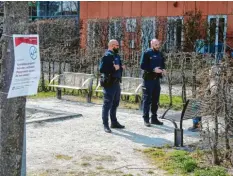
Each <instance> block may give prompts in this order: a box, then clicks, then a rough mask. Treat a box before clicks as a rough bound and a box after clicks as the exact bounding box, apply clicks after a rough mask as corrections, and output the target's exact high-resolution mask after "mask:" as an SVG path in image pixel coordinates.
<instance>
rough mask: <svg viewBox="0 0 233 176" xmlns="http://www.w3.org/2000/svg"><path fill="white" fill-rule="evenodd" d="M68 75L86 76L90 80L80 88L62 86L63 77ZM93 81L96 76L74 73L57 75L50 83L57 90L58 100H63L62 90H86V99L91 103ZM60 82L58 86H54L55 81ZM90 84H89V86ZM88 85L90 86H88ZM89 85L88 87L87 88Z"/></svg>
mask: <svg viewBox="0 0 233 176" xmlns="http://www.w3.org/2000/svg"><path fill="white" fill-rule="evenodd" d="M68 74H73V75H75V76H76V75H77V76H78V75H85V76H87V77H88V78H87V79H86V80H85V81H84V82H83V83H82V85H81V86H80V87H77V86H69V85H61V84H60V83H61V77H62V76H64V75H68ZM93 79H94V75H93V74H85V73H74V72H64V73H63V74H60V75H57V76H55V77H54V78H53V79H52V80H51V81H50V83H49V86H50V87H55V88H57V98H58V99H61V95H62V94H61V89H62V88H64V89H74V90H84V91H85V92H86V98H87V102H88V103H90V102H91V96H92V85H93ZM56 80H57V81H58V84H57V85H55V84H53V82H54V81H56ZM88 83H89V84H88ZM87 84H88V85H87ZM86 85H87V87H85V86H86Z"/></svg>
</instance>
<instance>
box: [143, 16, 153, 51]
mask: <svg viewBox="0 0 233 176" xmlns="http://www.w3.org/2000/svg"><path fill="white" fill-rule="evenodd" d="M141 31H142V36H141V37H142V40H141V41H142V51H144V50H146V49H147V48H149V47H150V41H151V40H152V39H153V38H155V33H156V23H155V17H151V18H142V25H141Z"/></svg>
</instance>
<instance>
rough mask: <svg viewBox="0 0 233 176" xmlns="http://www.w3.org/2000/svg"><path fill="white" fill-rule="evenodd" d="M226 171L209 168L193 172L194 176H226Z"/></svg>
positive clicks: (218, 168)
mask: <svg viewBox="0 0 233 176" xmlns="http://www.w3.org/2000/svg"><path fill="white" fill-rule="evenodd" d="M226 175H227V171H226V169H225V168H222V167H210V168H207V169H197V170H195V173H194V176H226Z"/></svg>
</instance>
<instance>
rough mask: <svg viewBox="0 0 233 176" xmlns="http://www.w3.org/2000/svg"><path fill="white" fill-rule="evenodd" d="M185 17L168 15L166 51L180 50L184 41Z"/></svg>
mask: <svg viewBox="0 0 233 176" xmlns="http://www.w3.org/2000/svg"><path fill="white" fill-rule="evenodd" d="M182 26H183V17H168V21H167V42H166V51H167V52H169V51H178V50H181V49H182V43H183V29H182Z"/></svg>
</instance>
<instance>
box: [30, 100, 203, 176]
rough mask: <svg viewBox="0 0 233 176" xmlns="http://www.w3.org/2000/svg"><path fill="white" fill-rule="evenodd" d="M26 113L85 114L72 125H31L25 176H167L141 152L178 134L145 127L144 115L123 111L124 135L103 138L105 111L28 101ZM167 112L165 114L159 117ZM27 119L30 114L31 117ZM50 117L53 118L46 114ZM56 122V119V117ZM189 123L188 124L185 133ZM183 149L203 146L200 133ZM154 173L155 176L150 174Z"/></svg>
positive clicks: (164, 128) (120, 116) (72, 104)
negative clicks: (103, 112)
mask: <svg viewBox="0 0 233 176" xmlns="http://www.w3.org/2000/svg"><path fill="white" fill-rule="evenodd" d="M27 108H28V109H30V111H31V112H32V109H40V110H41V109H44V112H46V111H53V112H56V113H58V115H59V116H61V115H62V114H68V113H69V114H82V116H76V118H72V119H69V120H57V121H52V122H34V123H28V124H27V175H29V176H32V175H38V176H39V174H44V175H43V176H47V175H49V176H50V175H51V176H53V175H59V176H66V175H67V176H68V175H69V176H72V175H76V176H81V175H83V176H88V175H106V176H109V175H119V176H120V175H121V176H122V175H124V174H132V175H134V176H139V175H141V176H146V175H156V176H160V175H161V176H162V175H164V172H163V171H161V170H159V169H157V168H156V167H155V166H154V165H152V164H151V161H149V160H148V158H146V157H145V156H144V155H143V154H142V153H141V152H140V151H138V149H145V148H147V147H151V146H161V145H164V144H171V145H172V144H173V140H174V128H173V126H172V124H171V123H170V122H167V121H165V125H164V126H160V127H158V126H153V127H151V128H148V127H145V126H144V125H143V120H142V118H141V112H140V111H136V110H128V109H120V110H119V111H118V119H119V121H120V122H121V123H122V124H124V125H125V126H126V128H125V129H124V130H114V129H113V130H112V131H113V133H112V134H108V133H105V132H104V131H103V126H102V122H101V108H102V107H101V105H95V104H87V103H79V102H71V101H65V100H57V99H55V98H51V99H43V100H28V102H27ZM162 112H163V111H162V110H161V111H160V113H162ZM28 115H29V113H28ZM47 116H49V115H48V114H47ZM52 116H53V117H54V116H56V114H53V115H52ZM41 117H43V118H47V117H46V113H44V114H43V115H41V112H40V111H38V113H36V112H35V111H34V113H30V119H28V120H32V119H39V118H41ZM191 124H192V121H191V120H187V121H185V122H184V128H185V129H187V128H188V127H190V126H191ZM184 139H185V144H188V143H192V142H196V141H198V140H199V136H198V133H191V132H188V131H186V130H185V131H184ZM148 171H153V173H154V174H149V173H148Z"/></svg>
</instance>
